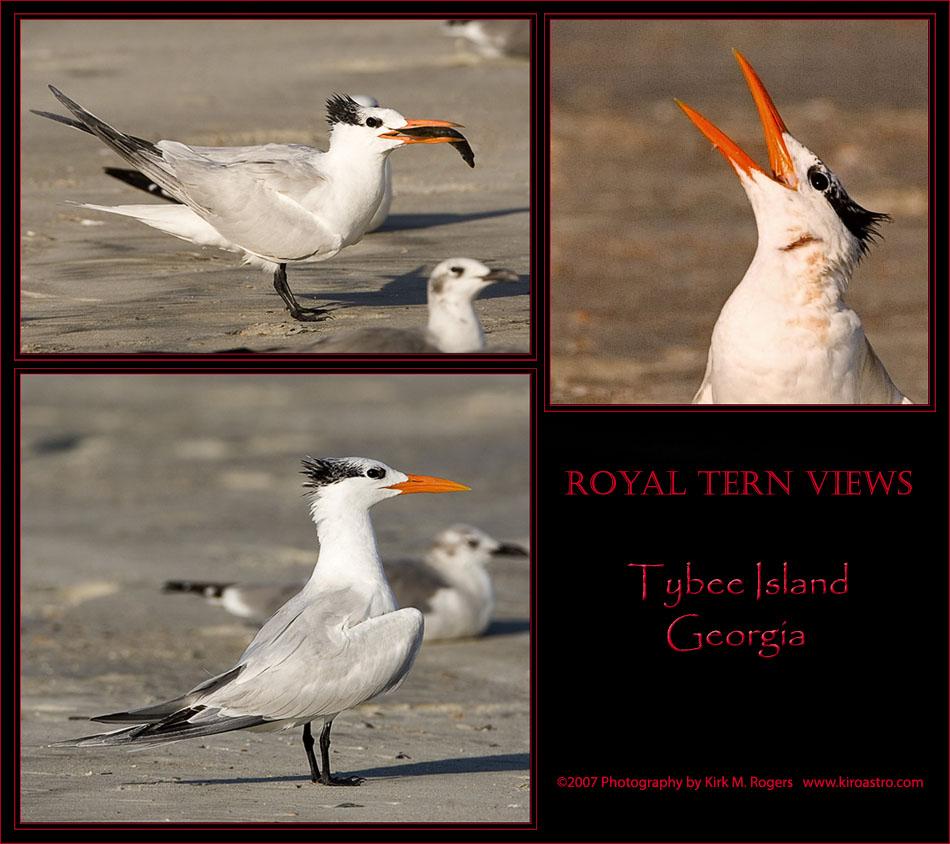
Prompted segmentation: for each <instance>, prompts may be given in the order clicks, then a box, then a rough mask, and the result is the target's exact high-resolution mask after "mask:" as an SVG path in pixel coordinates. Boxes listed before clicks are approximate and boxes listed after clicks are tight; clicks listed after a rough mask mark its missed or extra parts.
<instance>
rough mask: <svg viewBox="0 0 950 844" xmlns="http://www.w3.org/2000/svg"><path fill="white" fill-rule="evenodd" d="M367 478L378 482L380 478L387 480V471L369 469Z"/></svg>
mask: <svg viewBox="0 0 950 844" xmlns="http://www.w3.org/2000/svg"><path fill="white" fill-rule="evenodd" d="M366 477H367V478H372V479H373V480H376V481H378V480H379V479H380V478H385V477H386V471H385V470H384V469H376V468H373V469H367V470H366Z"/></svg>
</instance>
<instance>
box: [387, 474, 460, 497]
mask: <svg viewBox="0 0 950 844" xmlns="http://www.w3.org/2000/svg"><path fill="white" fill-rule="evenodd" d="M387 489H398V490H399V491H400V492H401V493H403V494H405V493H407V492H463V491H465V490H467V489H469V487H467V486H462V484H457V483H455V481H447V480H445V478H430V477H429V476H428V475H409V478H408V480H405V481H403V482H402V483H398V484H392V486H389V487H387Z"/></svg>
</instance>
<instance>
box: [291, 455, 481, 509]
mask: <svg viewBox="0 0 950 844" xmlns="http://www.w3.org/2000/svg"><path fill="white" fill-rule="evenodd" d="M301 471H302V474H303V475H305V476H306V478H307V480H306V481H305V482H304V487H306V488H307V490H308V491H309V494H310V496H311V498H312V502H311V505H310V511H311V513H312V514H313V518H314V520H315V521H317V520H318V518H319V517H320V516H321V515H322V514H323V513H324V512H326V511H330V510H333V509H336V508H337V507H343V508H352V509H353V510H368V509H369V508H370V507H372V506H373V505H374V504H377V503H379V502H380V501H384V500H385V499H387V498H394V497H395V496H397V495H404V494H405V493H410V492H454V491H460V490H467V489H468V487H467V486H462V484H457V483H455V481H447V480H444V479H443V478H432V477H428V476H427V475H407V474H405V473H404V472H400V471H398V470H396V469H393V468H392V467H390V466H387V465H386V464H385V463H382V462H381V461H379V460H371V459H369V458H368V457H321V458H314V457H307V458H305V459H304V461H303V469H302V470H301Z"/></svg>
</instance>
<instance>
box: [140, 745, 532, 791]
mask: <svg viewBox="0 0 950 844" xmlns="http://www.w3.org/2000/svg"><path fill="white" fill-rule="evenodd" d="M529 763H530V757H529V755H528V754H527V753H502V754H498V755H497V756H465V757H462V758H458V759H436V760H433V761H430V762H408V763H406V764H402V765H390V766H387V767H382V768H368V769H365V770H359V771H349V770H347V771H334V772H333V775H334V776H347V777H352V776H356V777H363V778H364V779H365V782H364V783H363V785H362V786H361V788H362V789H367V788H372V785H373V783H374V782H377V781H380V780H383V779H389V778H396V777H400V778H401V777H425V776H442V775H445V774H478V773H486V772H492V771H524V772H525V774H527V773H528V769H529ZM280 782H300V783H306V784H308V785H309V784H310V776H309V774H305V775H300V776H287V777H227V778H215V777H203V778H200V779H190V780H185V779H174V780H166V779H161V780H154V781H153V782H151V783H136V784H137V785H252V784H254V783H280ZM129 784H130V785H131V784H132V783H129ZM315 787H316V786H315ZM333 793H335V794H341V795H342V794H352V795H354V796H358V795H359V793H360V791H359V789H358V790H355V791H354V790H352V789H347V788H343V789H338V790H336V791H334V792H333Z"/></svg>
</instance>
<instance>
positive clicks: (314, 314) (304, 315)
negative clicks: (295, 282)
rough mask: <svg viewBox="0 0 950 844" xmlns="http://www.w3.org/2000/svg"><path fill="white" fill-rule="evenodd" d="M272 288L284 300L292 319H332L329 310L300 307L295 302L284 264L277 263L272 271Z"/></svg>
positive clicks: (302, 320)
mask: <svg viewBox="0 0 950 844" xmlns="http://www.w3.org/2000/svg"><path fill="white" fill-rule="evenodd" d="M274 289H275V290H276V291H277V292H278V293H279V294H280V298H281V299H283V300H284V304H285V305H286V306H287V309H288V310H289V311H290V315H291V316H292V317H293V318H294V319H299V320H300V321H301V322H318V321H320V320H323V319H332V317H331V316H329V311H326V310H324V309H322V308H301V307H300V305H298V304H297V300H296V299H295V298H294V294H293V291H291V289H290V285H289V284H287V265H286V264H278V265H277V269H276V270H275V271H274ZM320 314H327V316H319V315H320Z"/></svg>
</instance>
